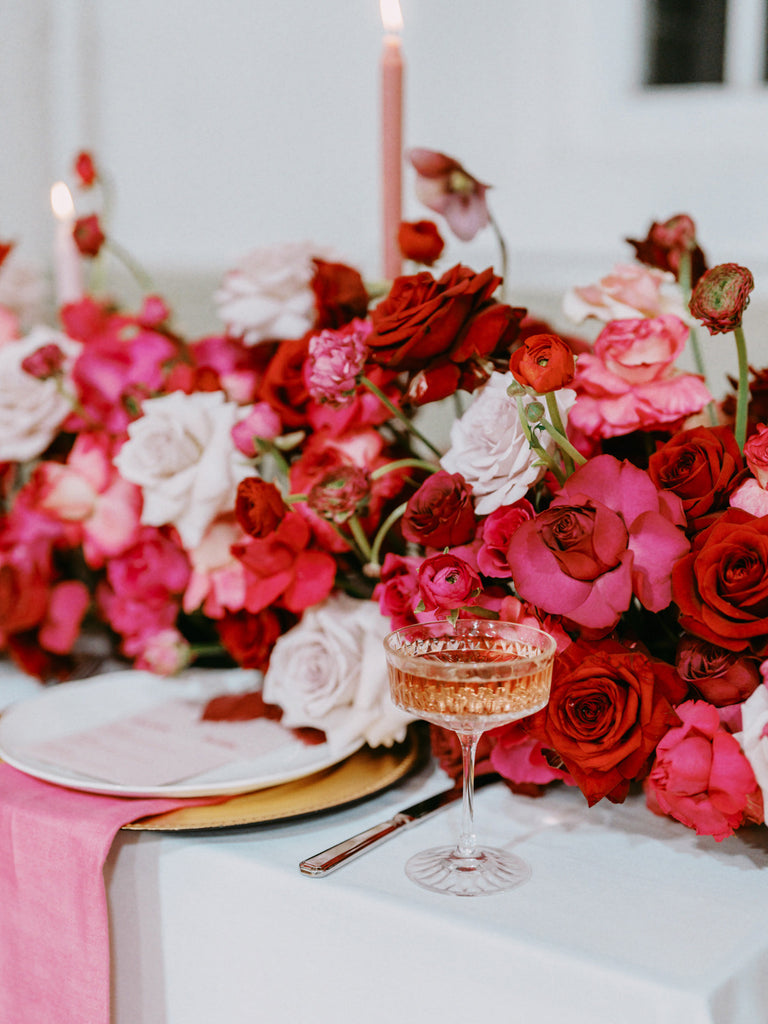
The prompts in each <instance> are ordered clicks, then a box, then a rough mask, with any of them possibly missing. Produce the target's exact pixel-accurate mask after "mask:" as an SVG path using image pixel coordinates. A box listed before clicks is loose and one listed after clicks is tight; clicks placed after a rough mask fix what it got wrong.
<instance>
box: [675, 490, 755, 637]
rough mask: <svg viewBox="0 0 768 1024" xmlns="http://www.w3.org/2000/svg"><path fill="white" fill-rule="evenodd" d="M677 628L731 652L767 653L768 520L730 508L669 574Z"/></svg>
mask: <svg viewBox="0 0 768 1024" xmlns="http://www.w3.org/2000/svg"><path fill="white" fill-rule="evenodd" d="M672 600H673V601H674V602H675V604H676V605H677V606H678V608H679V609H680V625H681V626H682V627H683V629H687V630H688V632H689V633H693V634H694V635H695V636H700V637H701V638H702V639H704V640H709V642H710V643H713V644H718V645H719V646H720V647H726V648H727V649H728V650H729V651H745V650H748V649H751V650H752V651H753V652H754V653H755V654H756V655H764V653H765V652H766V651H768V516H762V517H761V518H759V519H758V518H756V517H755V516H752V515H750V514H749V512H743V511H742V510H741V509H738V508H731V509H728V510H727V511H726V512H723V514H722V515H721V516H720V517H719V518H718V519H717V520H716V521H715V523H714V524H713V525H712V526H710V527H708V528H707V529H706V530H703V531H702V532H701V533H699V534H698V535H697V536H696V537H694V539H693V544H692V547H691V551H690V553H689V554H687V555H684V556H683V558H681V559H680V560H679V561H678V562H677V563H676V564H675V566H674V567H673V569H672Z"/></svg>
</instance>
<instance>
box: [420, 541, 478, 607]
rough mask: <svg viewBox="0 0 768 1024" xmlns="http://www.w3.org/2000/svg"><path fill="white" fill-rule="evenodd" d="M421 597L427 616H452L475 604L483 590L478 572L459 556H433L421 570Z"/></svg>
mask: <svg viewBox="0 0 768 1024" xmlns="http://www.w3.org/2000/svg"><path fill="white" fill-rule="evenodd" d="M418 580H419V593H420V594H421V599H422V601H423V603H424V609H423V610H424V611H426V612H448V611H452V610H453V609H455V608H463V607H464V606H466V605H468V604H471V603H472V602H473V601H474V600H475V598H476V597H477V595H478V594H479V593H480V591H481V590H482V583H481V582H480V577H479V576H478V575H477V573H476V572H475V570H474V569H473V568H472V566H471V565H469V563H468V562H465V561H464V559H463V558H459V557H458V556H457V555H451V554H444V555H430V556H429V558H425V559H424V561H423V562H422V563H421V565H420V566H419V575H418Z"/></svg>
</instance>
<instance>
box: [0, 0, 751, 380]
mask: <svg viewBox="0 0 768 1024" xmlns="http://www.w3.org/2000/svg"><path fill="white" fill-rule="evenodd" d="M643 6H644V5H643V3H642V0H540V2H538V3H531V2H529V0H478V2H477V3H475V4H473V5H458V4H454V3H448V2H446V0H402V8H403V14H404V19H405V32H404V50H405V55H406V60H407V80H406V141H407V144H409V145H424V146H428V147H432V148H436V149H442V150H444V151H446V152H448V153H450V154H452V155H454V156H456V157H457V158H459V159H460V160H461V161H462V162H464V164H465V165H466V166H467V168H468V169H469V170H471V171H472V172H473V173H475V174H476V175H477V176H478V177H479V178H481V179H483V180H485V181H487V182H490V183H492V184H493V185H494V190H493V192H492V193H491V204H492V208H493V210H494V213H495V215H496V217H497V220H498V221H499V222H500V223H501V225H502V227H503V229H504V231H505V234H506V236H507V241H508V244H509V248H510V255H511V265H510V279H511V284H512V287H513V295H514V289H516V288H517V289H519V295H520V297H521V301H524V300H526V298H527V296H528V295H530V294H531V293H538V292H542V293H546V294H547V295H554V294H559V293H560V292H561V291H562V290H563V289H564V288H565V287H567V286H568V285H570V284H572V283H587V282H588V281H590V280H592V278H593V277H594V276H595V275H597V274H600V273H602V272H607V270H608V269H610V267H611V266H612V264H613V262H614V261H615V260H616V259H620V258H621V257H625V256H628V255H629V254H630V250H629V247H628V246H626V245H625V244H624V243H623V239H624V238H625V237H626V236H627V235H632V236H634V237H638V236H640V237H642V235H643V234H644V232H645V230H646V228H647V226H648V224H649V223H650V221H651V220H652V219H664V218H666V217H668V216H669V215H671V214H673V213H677V212H681V211H686V212H689V213H691V214H692V216H693V217H694V218H695V219H696V221H697V224H698V226H699V233H700V238H701V241H702V244H703V246H704V248H705V250H706V251H707V254H708V256H709V257H710V260H711V261H712V262H725V261H730V260H733V261H736V262H739V263H743V264H746V265H748V266H750V267H751V268H752V269H753V272H754V273H755V275H756V277H757V279H758V294H757V295H756V297H755V300H754V301H755V302H759V301H760V294H759V293H760V291H761V288H762V290H765V291H768V273H766V270H767V269H768V200H767V199H766V196H765V180H766V169H767V167H768V93H767V92H766V88H765V86H762V87H758V88H755V87H754V86H752V85H750V83H749V82H745V81H740V80H739V77H740V76H739V75H738V74H734V75H733V76H732V77H734V82H735V84H734V85H733V86H732V87H731V88H727V89H723V88H714V87H700V88H698V89H693V90H679V89H672V90H660V91H656V92H655V93H654V94H652V95H648V94H643V93H642V92H641V91H640V90H639V89H638V87H637V84H636V83H637V81H638V77H639V62H640V59H641V45H640V42H639V41H640V38H641V35H642V18H643ZM743 35H745V38H746V40H747V41H746V44H745V45H746V47H747V49H748V48H749V46H750V45H751V44H750V42H749V38H750V35H749V33H746V34H744V33H743ZM752 35H753V36H754V33H752ZM381 36H382V30H381V22H380V18H379V11H378V0H283V2H281V3H276V2H274V0H269V2H268V0H207V2H206V0H201V2H199V3H195V4H192V3H190V2H189V0H4V3H3V4H2V6H0V104H1V105H0V109H1V110H2V115H0V116H2V137H1V138H0V185H1V186H2V187H1V188H0V239H7V238H14V239H17V240H18V241H19V243H20V252H22V253H25V254H28V255H29V256H30V257H32V258H35V259H37V260H40V261H42V262H43V263H45V262H46V261H47V260H48V251H49V248H48V247H49V239H50V233H51V223H50V221H51V218H50V212H49V206H48V188H49V186H50V184H51V182H52V181H53V180H55V179H56V178H59V177H66V176H67V175H68V174H69V171H70V166H71V160H72V157H73V155H74V154H75V152H76V151H77V150H78V149H80V148H82V147H89V148H91V149H92V150H93V151H94V153H95V155H96V157H97V160H98V161H99V163H100V164H101V165H102V166H103V167H105V168H106V169H107V170H108V171H109V172H110V173H111V175H112V177H113V178H114V180H115V184H116V189H117V197H118V203H117V207H116V209H115V211H114V218H113V220H112V223H111V230H112V233H113V235H114V236H115V238H116V239H118V240H119V241H120V242H121V243H122V244H123V245H124V246H126V247H127V248H128V249H129V250H130V251H131V252H132V253H133V255H134V256H135V257H136V258H137V259H138V260H139V261H140V262H142V263H143V264H144V265H146V266H147V267H148V268H149V269H150V270H151V271H152V272H154V273H155V274H158V275H159V277H160V278H161V279H168V280H170V279H173V280H175V281H179V280H195V281H197V280H199V281H203V282H208V281H213V282H214V283H215V281H216V280H217V279H218V277H219V276H220V275H221V273H222V272H223V271H224V270H225V269H226V268H227V267H228V266H230V265H231V264H232V263H233V262H235V261H236V260H237V258H238V257H239V256H241V255H242V254H243V253H245V252H246V251H248V250H249V249H251V248H254V247H256V246H258V245H263V244H269V243H272V242H278V241H298V240H303V239H310V240H313V241H316V242H318V243H321V244H324V245H329V246H332V247H333V248H335V249H336V250H337V251H338V252H339V254H340V255H341V256H343V257H345V258H347V259H349V260H351V261H353V262H355V263H356V264H357V265H358V266H360V267H361V269H362V270H363V271H364V273H365V274H366V275H367V276H369V277H376V276H378V275H379V273H380V258H379V249H380V244H379V237H380V230H379V184H378V59H379V52H380V46H381ZM757 44H759V39H758V40H757ZM731 49H733V41H732V44H731ZM741 56H742V58H743V53H742V54H741ZM733 66H734V67H735V66H737V62H736V59H735V58H734V64H733ZM738 66H743V60H741V61H739V62H738ZM741 77H742V78H743V77H744V76H743V75H742V76H741ZM411 180H412V179H411V177H410V174H406V178H405V183H406V208H405V215H406V216H407V217H409V218H415V217H417V216H423V215H425V214H427V211H425V210H423V208H420V207H419V206H418V205H417V204H416V202H415V200H414V199H413V197H412V191H411ZM495 255H496V254H495V248H494V245H493V240H492V237H491V236H490V233H485V234H483V235H481V236H480V237H479V238H478V239H477V240H476V242H474V243H472V244H471V245H469V246H465V245H462V244H461V243H458V242H456V241H451V242H449V252H448V254H447V257H446V260H447V262H449V263H451V262H455V261H456V260H458V259H461V260H463V261H464V262H467V263H470V264H471V265H474V266H476V267H477V268H478V269H480V267H481V266H484V265H487V263H488V262H492V261H493V260H494V259H495ZM201 309H202V306H201ZM766 356H768V348H767V349H766ZM756 361H758V362H759V361H760V360H759V359H757V358H756ZM764 362H768V358H766V359H765V360H764Z"/></svg>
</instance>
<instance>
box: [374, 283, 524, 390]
mask: <svg viewBox="0 0 768 1024" xmlns="http://www.w3.org/2000/svg"><path fill="white" fill-rule="evenodd" d="M500 283H501V279H500V278H498V277H496V275H495V274H494V273H493V269H492V268H490V267H489V268H488V269H487V270H485V271H483V273H481V274H476V273H474V271H472V270H470V269H469V267H463V266H461V265H458V266H455V267H453V268H452V269H451V270H449V271H447V272H446V273H445V274H443V276H442V277H441V278H440V280H439V281H436V280H435V279H434V277H433V276H432V275H431V274H430V273H429V272H428V271H426V270H425V271H422V272H421V273H419V274H414V275H412V276H406V277H398V278H397V279H396V280H395V282H394V284H393V285H392V289H391V291H390V293H389V295H388V296H387V297H386V298H385V299H383V300H382V301H381V302H380V303H379V305H378V306H376V307H375V308H374V310H373V311H372V313H371V321H372V323H373V333H372V334H371V336H370V337H369V339H368V345H369V347H370V349H371V358H372V359H373V360H374V361H375V362H378V363H381V364H382V365H383V366H387V367H389V368H390V369H393V370H419V369H421V368H423V366H424V364H425V363H427V362H429V361H430V360H433V359H437V358H438V357H440V356H443V355H448V356H449V357H450V358H451V359H452V360H453V361H454V362H461V361H462V360H463V358H465V353H466V348H465V347H464V348H463V347H462V346H463V341H464V336H465V335H466V334H467V333H468V332H469V330H470V328H471V326H472V322H473V319H474V318H475V317H477V316H478V315H479V314H480V313H487V312H488V311H489V310H494V319H493V322H492V323H489V324H488V325H487V327H488V329H487V330H483V331H482V332H477V333H476V336H475V337H474V340H473V342H472V349H473V351H475V352H477V353H478V354H479V355H481V356H489V355H491V353H492V352H494V351H495V350H496V349H497V348H498V347H500V346H503V345H504V344H507V345H508V344H511V342H512V341H513V340H514V337H515V336H516V334H517V325H518V320H517V319H516V318H515V315H514V314H515V312H516V311H514V310H512V309H510V307H508V306H506V307H502V309H503V310H504V311H506V312H503V313H502V314H501V315H499V316H498V319H496V312H495V311H496V307H498V306H501V304H500V303H497V302H496V301H495V300H494V299H492V298H491V296H492V295H493V293H494V291H495V290H496V288H497V287H498V285H499V284H500ZM455 353H461V358H458V359H456V358H454V354H455Z"/></svg>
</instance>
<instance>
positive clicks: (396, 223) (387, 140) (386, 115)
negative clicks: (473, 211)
mask: <svg viewBox="0 0 768 1024" xmlns="http://www.w3.org/2000/svg"><path fill="white" fill-rule="evenodd" d="M379 2H380V7H381V20H382V21H383V23H384V30H385V33H386V34H385V36H384V46H383V49H382V54H381V197H382V215H383V239H382V242H383V262H384V276H385V277H386V278H388V279H390V280H391V279H392V278H395V277H397V276H398V274H400V273H401V271H402V257H401V255H400V247H399V245H398V241H397V234H398V231H399V229H400V221H401V219H402V205H403V50H402V44H401V41H400V32H401V30H402V27H403V18H402V14H401V13H400V4H399V0H379Z"/></svg>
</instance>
